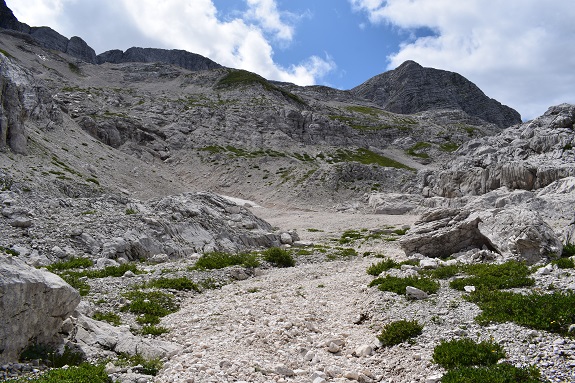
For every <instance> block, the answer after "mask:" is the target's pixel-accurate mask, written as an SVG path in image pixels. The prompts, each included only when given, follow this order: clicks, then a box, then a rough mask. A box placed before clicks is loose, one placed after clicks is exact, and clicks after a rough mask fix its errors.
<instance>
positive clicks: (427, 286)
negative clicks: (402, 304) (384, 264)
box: [369, 275, 439, 294]
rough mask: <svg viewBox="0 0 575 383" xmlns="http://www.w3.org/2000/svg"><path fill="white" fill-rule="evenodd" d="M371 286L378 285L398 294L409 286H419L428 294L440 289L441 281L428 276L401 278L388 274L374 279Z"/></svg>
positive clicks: (384, 289)
mask: <svg viewBox="0 0 575 383" xmlns="http://www.w3.org/2000/svg"><path fill="white" fill-rule="evenodd" d="M369 286H370V287H373V286H377V287H378V288H379V289H380V290H381V291H391V292H394V293H396V294H405V288H406V287H407V286H412V287H415V288H418V289H420V290H423V291H425V292H426V293H428V294H434V293H436V292H437V290H439V283H437V282H436V281H434V280H432V279H430V278H426V277H407V278H399V277H394V276H391V275H388V276H386V277H383V278H376V279H374V280H373V281H371V283H370V284H369Z"/></svg>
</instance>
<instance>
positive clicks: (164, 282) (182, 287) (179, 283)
mask: <svg viewBox="0 0 575 383" xmlns="http://www.w3.org/2000/svg"><path fill="white" fill-rule="evenodd" d="M145 286H146V287H155V288H158V289H173V290H179V291H189V290H194V291H197V292H199V291H200V288H199V287H198V285H197V284H195V283H194V282H192V281H191V280H190V279H189V278H186V277H179V278H159V279H154V280H151V281H149V282H148V283H146V284H145Z"/></svg>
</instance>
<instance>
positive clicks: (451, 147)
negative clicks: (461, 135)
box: [439, 141, 459, 153]
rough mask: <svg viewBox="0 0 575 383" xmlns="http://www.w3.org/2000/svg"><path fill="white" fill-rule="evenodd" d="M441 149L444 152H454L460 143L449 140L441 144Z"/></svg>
mask: <svg viewBox="0 0 575 383" xmlns="http://www.w3.org/2000/svg"><path fill="white" fill-rule="evenodd" d="M439 149H441V151H443V152H447V153H452V152H454V151H456V150H457V149H459V144H456V143H455V142H451V141H449V142H446V143H443V144H441V145H439Z"/></svg>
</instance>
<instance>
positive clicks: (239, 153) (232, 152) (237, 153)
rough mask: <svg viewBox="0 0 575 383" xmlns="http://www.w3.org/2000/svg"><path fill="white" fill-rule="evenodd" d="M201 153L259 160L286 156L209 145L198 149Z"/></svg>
mask: <svg viewBox="0 0 575 383" xmlns="http://www.w3.org/2000/svg"><path fill="white" fill-rule="evenodd" d="M200 151H203V152H209V153H211V154H217V153H224V154H226V155H229V156H233V157H241V158H259V157H266V156H268V157H287V154H285V153H282V152H278V151H275V150H272V149H260V150H255V151H250V150H247V149H242V148H236V147H234V146H231V145H227V146H225V147H224V146H219V145H210V146H206V147H203V148H201V149H200Z"/></svg>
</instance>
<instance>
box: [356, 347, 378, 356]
mask: <svg viewBox="0 0 575 383" xmlns="http://www.w3.org/2000/svg"><path fill="white" fill-rule="evenodd" d="M372 352H373V347H372V346H370V345H368V344H363V345H361V346H359V347H357V348H356V349H355V352H354V354H355V356H357V357H362V356H370V355H371V353H372Z"/></svg>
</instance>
